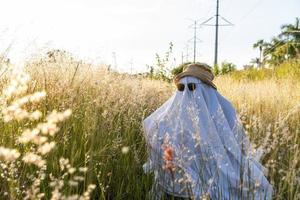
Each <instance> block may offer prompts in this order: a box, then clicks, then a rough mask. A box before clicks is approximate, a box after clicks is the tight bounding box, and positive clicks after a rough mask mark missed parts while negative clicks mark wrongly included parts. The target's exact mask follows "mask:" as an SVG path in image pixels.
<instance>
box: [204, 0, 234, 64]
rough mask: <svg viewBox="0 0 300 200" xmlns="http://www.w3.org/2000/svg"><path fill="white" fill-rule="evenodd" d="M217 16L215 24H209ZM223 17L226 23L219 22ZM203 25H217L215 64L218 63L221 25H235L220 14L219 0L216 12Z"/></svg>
mask: <svg viewBox="0 0 300 200" xmlns="http://www.w3.org/2000/svg"><path fill="white" fill-rule="evenodd" d="M214 17H215V18H216V22H215V24H207V22H209V21H210V20H212V19H213V18H214ZM220 17H221V19H222V20H223V21H225V22H226V24H219V18H220ZM201 25H203V26H215V55H214V65H215V66H216V65H218V47H219V26H233V24H232V23H231V22H230V21H228V20H227V19H225V18H224V17H222V16H221V15H220V14H219V0H217V5H216V14H215V16H213V17H210V18H209V19H207V20H205V21H204V22H202V23H201Z"/></svg>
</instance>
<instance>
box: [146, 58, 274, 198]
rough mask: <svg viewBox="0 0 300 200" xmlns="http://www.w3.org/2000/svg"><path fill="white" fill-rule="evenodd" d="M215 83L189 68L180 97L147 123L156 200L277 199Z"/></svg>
mask: <svg viewBox="0 0 300 200" xmlns="http://www.w3.org/2000/svg"><path fill="white" fill-rule="evenodd" d="M213 78H214V77H213V75H212V72H211V68H210V67H209V66H208V65H206V64H203V63H194V64H191V65H189V66H188V67H187V68H185V69H184V71H183V72H182V73H180V74H178V75H177V76H176V77H175V78H174V82H175V84H176V86H177V91H176V92H175V93H174V95H173V96H171V97H170V99H168V100H167V101H166V102H165V103H164V104H163V105H162V106H161V107H159V108H158V109H157V110H156V111H155V112H153V113H152V114H151V115H150V116H148V117H147V118H146V119H145V120H144V121H143V128H144V136H145V140H146V142H147V147H148V153H149V158H148V161H147V162H146V163H145V164H144V166H143V168H144V171H145V172H154V183H153V187H152V190H151V191H150V194H151V197H152V199H161V198H162V197H163V196H165V195H167V196H173V197H177V198H190V199H203V198H205V197H210V199H218V200H219V199H224V200H227V199H228V200H229V199H234V200H239V199H255V200H258V199H267V200H269V199H272V194H273V187H272V185H271V184H270V183H269V182H268V180H267V178H266V175H267V170H266V168H265V167H264V166H262V164H261V163H260V161H259V158H258V157H256V154H255V149H254V148H253V147H252V145H251V143H250V141H249V139H248V136H247V135H246V134H245V132H244V129H243V126H242V124H241V122H240V121H239V119H238V117H237V114H236V111H235V109H234V107H233V106H232V104H231V103H230V102H229V101H228V100H227V99H226V98H224V97H223V96H222V95H221V94H220V93H219V92H218V91H217V87H216V86H215V85H214V83H213V82H212V80H213Z"/></svg>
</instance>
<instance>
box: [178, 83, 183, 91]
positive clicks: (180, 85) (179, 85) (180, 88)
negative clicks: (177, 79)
mask: <svg viewBox="0 0 300 200" xmlns="http://www.w3.org/2000/svg"><path fill="white" fill-rule="evenodd" d="M177 89H178V90H179V91H180V92H182V91H183V90H184V84H181V83H179V84H177Z"/></svg>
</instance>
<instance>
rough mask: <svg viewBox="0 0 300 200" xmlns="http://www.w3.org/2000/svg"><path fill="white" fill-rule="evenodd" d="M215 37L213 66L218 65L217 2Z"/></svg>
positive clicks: (217, 9)
mask: <svg viewBox="0 0 300 200" xmlns="http://www.w3.org/2000/svg"><path fill="white" fill-rule="evenodd" d="M215 17H216V35H215V60H214V66H216V65H218V40H219V0H217V8H216V16H215Z"/></svg>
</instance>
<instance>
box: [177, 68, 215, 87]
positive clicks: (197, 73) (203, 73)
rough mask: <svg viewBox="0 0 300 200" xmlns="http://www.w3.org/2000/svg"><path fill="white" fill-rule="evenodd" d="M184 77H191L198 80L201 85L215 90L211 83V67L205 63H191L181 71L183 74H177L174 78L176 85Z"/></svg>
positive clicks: (212, 76) (212, 77)
mask: <svg viewBox="0 0 300 200" xmlns="http://www.w3.org/2000/svg"><path fill="white" fill-rule="evenodd" d="M186 76H193V77H195V78H198V79H200V80H201V81H202V82H203V83H206V84H207V85H209V86H211V87H213V88H214V89H217V87H216V85H215V84H214V83H213V82H212V81H213V79H214V75H213V73H212V71H211V67H210V66H209V65H207V64H205V63H192V64H189V65H188V66H187V67H186V68H184V69H183V72H181V73H179V74H177V75H176V76H175V77H174V82H175V84H177V83H178V82H179V80H180V79H181V78H183V77H186Z"/></svg>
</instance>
